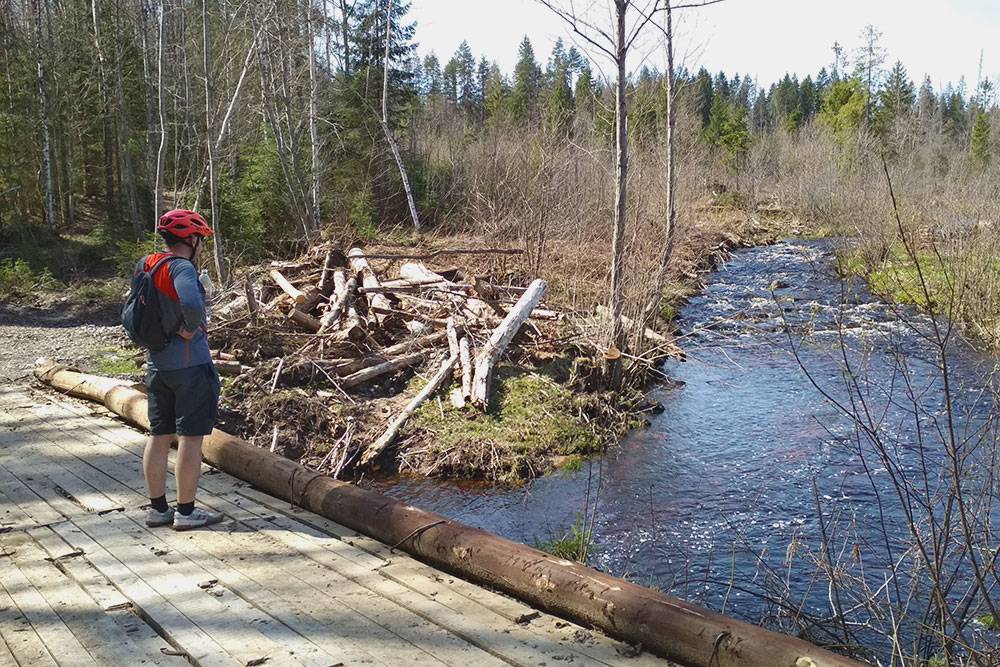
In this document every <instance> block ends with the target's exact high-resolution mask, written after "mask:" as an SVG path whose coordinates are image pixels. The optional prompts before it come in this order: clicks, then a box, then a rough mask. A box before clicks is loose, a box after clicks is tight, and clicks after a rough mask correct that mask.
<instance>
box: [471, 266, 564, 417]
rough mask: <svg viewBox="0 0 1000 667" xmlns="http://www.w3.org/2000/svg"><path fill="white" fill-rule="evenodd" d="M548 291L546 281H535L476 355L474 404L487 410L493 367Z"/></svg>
mask: <svg viewBox="0 0 1000 667" xmlns="http://www.w3.org/2000/svg"><path fill="white" fill-rule="evenodd" d="M548 287H549V285H548V283H546V282H545V281H544V280H541V279H535V280H533V281H532V282H531V285H529V286H528V289H527V291H525V293H524V294H522V295H521V298H520V299H518V301H517V303H516V304H514V307H513V308H511V309H510V312H509V313H507V317H505V318H503V322H501V323H500V326H498V327H497V328H496V329H494V331H493V335H491V336H490V339H489V340H488V341H487V342H486V344H485V345H484V346H483V348H482V349H481V350H480V351H479V354H477V355H476V370H475V376H474V378H473V381H472V401H473V403H475V404H476V405H478V406H480V407H481V408H483V409H484V410H485V409H486V408H487V407H488V406H489V402H490V390H491V389H492V384H493V367H494V366H496V363H497V361H499V360H500V356H501V355H502V354H503V353H504V350H506V349H507V346H508V345H510V341H511V340H513V339H514V336H515V335H516V334H517V331H518V329H520V328H521V325H522V324H524V321H525V320H526V319H528V315H530V314H531V311H532V309H534V307H535V306H537V305H538V302H539V301H541V300H542V296H543V295H544V294H545V290H547V289H548Z"/></svg>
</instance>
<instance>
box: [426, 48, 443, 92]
mask: <svg viewBox="0 0 1000 667" xmlns="http://www.w3.org/2000/svg"><path fill="white" fill-rule="evenodd" d="M423 75H424V76H423V82H422V84H421V92H422V93H423V94H424V95H425V96H427V97H439V96H440V95H441V89H442V83H441V63H440V62H439V61H438V58H437V56H436V55H434V53H433V52H431V53H430V54H429V55H428V56H426V57H425V58H424V65H423Z"/></svg>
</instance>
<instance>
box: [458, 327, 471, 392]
mask: <svg viewBox="0 0 1000 667" xmlns="http://www.w3.org/2000/svg"><path fill="white" fill-rule="evenodd" d="M458 357H459V359H460V360H461V362H462V398H463V399H464V400H466V401H471V400H472V352H471V350H470V349H469V337H468V336H462V337H461V338H460V339H459V340H458Z"/></svg>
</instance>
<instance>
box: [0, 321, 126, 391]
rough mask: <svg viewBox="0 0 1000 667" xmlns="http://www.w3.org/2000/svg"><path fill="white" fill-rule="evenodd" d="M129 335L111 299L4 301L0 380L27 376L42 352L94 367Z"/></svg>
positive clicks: (1, 322) (3, 381)
mask: <svg viewBox="0 0 1000 667" xmlns="http://www.w3.org/2000/svg"><path fill="white" fill-rule="evenodd" d="M127 340H128V338H127V337H126V336H125V332H124V330H123V329H122V327H121V325H120V324H119V323H118V314H117V306H115V305H113V304H112V305H106V304H105V305H102V304H56V305H55V306H46V307H32V306H11V305H7V304H0V383H3V384H7V383H10V382H14V381H17V380H23V379H25V378H27V377H29V376H30V375H31V370H32V369H33V368H34V367H35V360H36V359H37V358H38V357H41V356H46V357H49V358H52V359H55V360H56V361H62V362H66V363H71V364H74V365H76V366H78V367H80V368H81V369H83V370H93V369H94V368H96V366H97V364H98V362H99V361H100V359H101V357H102V356H104V355H107V354H109V353H110V352H111V351H112V350H113V349H115V348H118V347H120V346H121V345H122V344H124V343H125V342H126V341H127Z"/></svg>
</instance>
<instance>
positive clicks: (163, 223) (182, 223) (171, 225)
mask: <svg viewBox="0 0 1000 667" xmlns="http://www.w3.org/2000/svg"><path fill="white" fill-rule="evenodd" d="M156 231H158V232H160V233H164V232H166V233H168V234H173V235H174V236H176V237H177V238H179V239H186V238H187V237H189V236H211V235H212V228H211V227H209V226H208V223H207V222H205V218H203V217H201V216H200V215H198V214H197V213H195V212H194V211H189V210H187V209H184V208H175V209H174V210H172V211H167V212H166V213H164V214H163V215H161V216H160V221H159V222H158V223H157V224H156Z"/></svg>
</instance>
